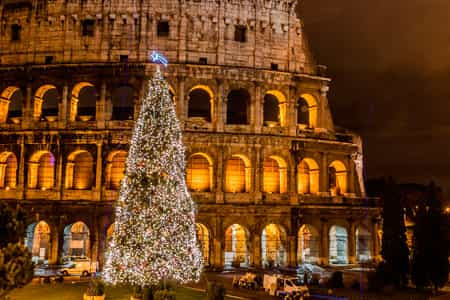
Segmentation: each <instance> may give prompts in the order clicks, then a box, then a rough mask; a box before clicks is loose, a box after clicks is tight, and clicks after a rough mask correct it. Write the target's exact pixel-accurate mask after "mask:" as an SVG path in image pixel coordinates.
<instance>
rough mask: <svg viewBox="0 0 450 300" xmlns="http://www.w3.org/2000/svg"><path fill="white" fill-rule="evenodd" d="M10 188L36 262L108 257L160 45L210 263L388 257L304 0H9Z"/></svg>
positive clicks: (5, 6) (2, 168)
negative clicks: (306, 20) (315, 48)
mask: <svg viewBox="0 0 450 300" xmlns="http://www.w3.org/2000/svg"><path fill="white" fill-rule="evenodd" d="M0 12H1V25H0V26H1V27H0V30H1V35H0V51H1V52H0V60H1V61H0V77H1V81H0V199H2V201H10V202H12V203H14V202H16V201H17V202H18V203H19V204H20V205H22V206H23V207H25V209H26V210H27V212H28V218H29V221H28V222H29V226H28V229H27V234H26V237H25V242H26V243H27V245H28V246H29V248H30V250H31V251H32V253H33V257H34V260H35V261H37V262H42V261H45V260H48V261H49V262H50V263H56V262H58V261H59V259H60V258H61V257H63V256H87V257H89V258H91V259H92V260H93V261H99V263H100V265H101V264H102V261H103V253H104V251H105V249H106V248H107V244H108V243H107V242H108V237H109V236H110V234H111V228H112V227H111V225H112V224H113V221H114V220H113V216H114V209H113V203H114V200H115V199H116V198H117V195H118V187H119V182H120V180H121V178H122V176H123V172H124V161H125V158H126V155H127V149H128V147H129V140H130V135H131V129H132V127H133V119H134V118H136V115H137V112H138V108H139V105H140V104H139V101H140V99H141V97H142V95H143V91H144V87H145V85H146V79H147V78H148V76H151V75H152V73H153V72H154V70H155V65H154V64H152V63H150V62H149V53H150V52H151V51H153V50H157V51H159V52H161V53H162V54H164V55H165V56H166V57H167V58H168V59H169V61H170V64H169V66H168V67H167V68H165V69H164V70H163V72H164V75H165V77H166V78H167V81H168V82H169V84H170V86H171V93H172V95H173V99H174V103H175V105H176V109H177V113H178V116H179V118H180V120H181V123H182V126H183V130H184V140H185V143H186V147H187V156H186V160H187V170H186V180H187V183H188V185H189V188H190V189H191V191H192V195H193V197H194V199H195V200H196V202H197V203H198V226H197V228H198V237H199V240H200V242H201V246H202V248H203V253H204V259H205V263H206V264H207V265H209V266H212V267H236V266H241V267H245V266H256V267H259V266H261V267H272V266H295V265H297V264H299V263H302V262H315V263H320V264H352V263H357V262H360V261H367V260H372V259H377V258H378V256H379V249H380V239H379V235H380V229H381V227H380V219H379V215H380V209H379V206H378V203H377V201H376V199H368V198H366V197H365V191H364V184H363V166H362V147H361V140H360V138H359V137H358V136H357V135H355V134H352V133H349V132H348V131H345V130H342V129H338V128H337V127H335V125H334V123H333V120H332V117H331V112H330V107H329V102H328V99H327V91H328V86H329V83H330V79H329V78H327V77H325V74H324V68H323V67H321V66H319V65H317V64H316V63H315V62H314V60H313V57H312V56H311V53H310V52H309V48H308V43H307V41H306V39H305V36H304V31H303V26H302V22H301V20H300V19H299V17H298V16H297V15H296V1H294V0H214V1H213V0H152V1H150V0H140V1H137V0H127V1H123V0H51V1H50V0H49V1H42V0H3V1H1V4H0Z"/></svg>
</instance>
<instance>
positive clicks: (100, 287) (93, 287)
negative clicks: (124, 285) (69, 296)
mask: <svg viewBox="0 0 450 300" xmlns="http://www.w3.org/2000/svg"><path fill="white" fill-rule="evenodd" d="M86 294H87V295H88V296H102V295H104V294H105V284H104V283H103V282H102V281H101V280H100V279H93V280H91V281H90V282H89V287H88V289H87V291H86Z"/></svg>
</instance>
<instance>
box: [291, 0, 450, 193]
mask: <svg viewBox="0 0 450 300" xmlns="http://www.w3.org/2000/svg"><path fill="white" fill-rule="evenodd" d="M299 11H300V15H301V16H302V18H303V22H304V24H305V30H306V34H307V37H308V40H309V43H310V46H311V49H312V52H313V53H314V56H315V58H316V60H317V62H318V63H319V64H323V65H326V66H328V75H329V76H330V77H331V78H332V83H331V91H330V94H329V101H330V106H331V109H332V113H333V117H334V122H335V124H337V125H341V126H344V127H347V128H349V129H352V130H354V131H356V132H358V133H359V134H361V135H362V136H363V138H364V144H365V156H366V171H367V175H368V177H369V178H373V177H377V176H388V175H392V176H394V177H395V178H396V179H398V181H401V182H417V183H426V182H429V181H430V180H432V179H433V180H435V181H436V182H437V183H438V184H440V185H441V186H442V187H443V188H444V190H445V191H446V195H447V197H448V196H450V151H449V150H450V117H449V116H450V1H449V0H340V1H336V0H300V4H299Z"/></svg>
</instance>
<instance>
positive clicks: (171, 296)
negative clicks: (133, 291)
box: [153, 290, 177, 300]
mask: <svg viewBox="0 0 450 300" xmlns="http://www.w3.org/2000/svg"><path fill="white" fill-rule="evenodd" d="M176 298H177V297H176V294H175V292H174V291H169V290H159V291H156V292H155V293H154V294H153V299H154V300H176Z"/></svg>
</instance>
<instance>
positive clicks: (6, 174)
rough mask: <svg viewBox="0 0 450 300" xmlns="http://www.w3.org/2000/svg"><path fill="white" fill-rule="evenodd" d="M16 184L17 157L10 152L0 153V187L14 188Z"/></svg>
mask: <svg viewBox="0 0 450 300" xmlns="http://www.w3.org/2000/svg"><path fill="white" fill-rule="evenodd" d="M16 185H17V158H16V156H15V155H14V153H12V152H3V153H0V189H6V190H9V189H15V188H16Z"/></svg>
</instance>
